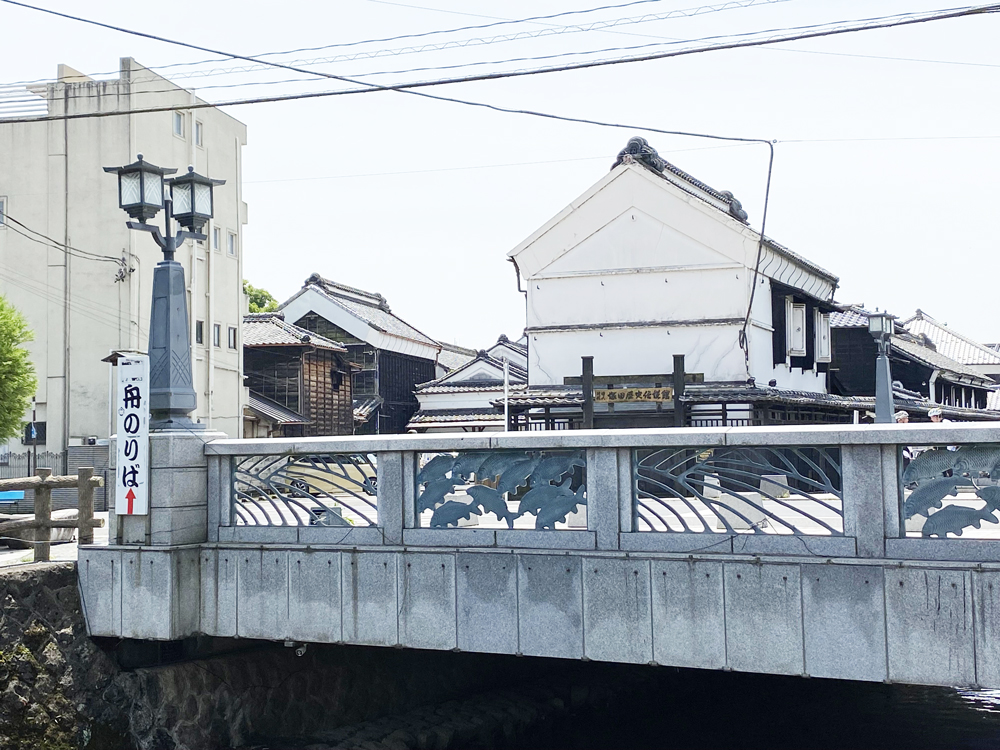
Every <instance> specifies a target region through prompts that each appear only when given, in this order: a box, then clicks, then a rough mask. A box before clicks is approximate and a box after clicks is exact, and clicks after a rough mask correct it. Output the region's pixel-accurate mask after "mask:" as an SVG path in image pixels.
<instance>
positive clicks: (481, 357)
mask: <svg viewBox="0 0 1000 750" xmlns="http://www.w3.org/2000/svg"><path fill="white" fill-rule="evenodd" d="M477 364H482V365H485V368H486V369H487V370H492V371H493V372H495V373H496V376H495V377H490V378H477V379H476V380H468V379H464V378H463V377H462V376H463V375H466V376H467V375H468V371H469V370H471V369H473V368H474V367H475V366H476V365H477ZM508 367H509V370H508V372H509V373H510V382H511V383H524V382H527V380H528V371H527V370H525V369H524V368H523V367H521V366H520V365H518V364H516V363H515V362H508ZM497 383H503V362H502V361H501V360H499V359H496V358H495V357H491V356H490V355H489V354H487V353H486V352H485V351H480V352H479V354H477V355H476V358H475V359H472V360H469V361H468V362H466V363H465V364H464V365H462V366H461V367H459V368H458V369H456V370H452V371H451V372H449V373H448V374H447V375H445V376H443V377H440V378H438V379H437V380H431V381H429V382H427V383H420V384H419V385H417V387H416V391H417V392H418V393H423V392H425V391H426V389H427V388H429V387H431V386H443V385H462V386H467V387H473V388H474V389H476V390H478V388H479V387H481V386H491V385H496V384H497Z"/></svg>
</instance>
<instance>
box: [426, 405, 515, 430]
mask: <svg viewBox="0 0 1000 750" xmlns="http://www.w3.org/2000/svg"><path fill="white" fill-rule="evenodd" d="M454 422H484V423H490V422H501V423H502V422H503V411H498V410H496V409H421V410H420V411H418V412H417V413H416V414H414V415H413V417H412V418H411V419H410V423H409V424H411V425H419V426H422V427H426V426H427V425H428V424H429V423H438V424H446V423H454ZM407 426H409V425H407Z"/></svg>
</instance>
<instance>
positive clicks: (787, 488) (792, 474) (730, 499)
mask: <svg viewBox="0 0 1000 750" xmlns="http://www.w3.org/2000/svg"><path fill="white" fill-rule="evenodd" d="M632 467H633V509H634V512H635V516H634V520H635V524H636V526H635V528H636V529H637V530H638V531H662V532H694V533H719V534H725V533H728V534H736V533H743V534H801V535H828V536H842V535H843V533H844V515H843V492H842V484H841V463H840V449H839V448H837V447H816V448H812V447H810V448H763V447H752V448H750V447H747V448H744V447H725V448H708V449H703V448H663V449H655V448H654V449H636V450H635V451H633V457H632Z"/></svg>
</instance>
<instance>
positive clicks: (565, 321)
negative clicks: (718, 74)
mask: <svg viewBox="0 0 1000 750" xmlns="http://www.w3.org/2000/svg"><path fill="white" fill-rule="evenodd" d="M756 254H757V235H756V233H755V232H753V231H752V230H751V229H750V228H749V227H747V226H745V225H743V224H741V223H740V222H738V221H736V220H735V219H733V218H732V217H730V216H728V215H727V214H725V213H722V212H720V211H719V210H718V209H716V208H714V207H711V206H708V205H706V204H705V203H704V202H703V201H701V200H700V199H698V198H695V197H694V196H691V195H688V194H686V193H685V192H684V191H683V190H681V189H679V188H677V187H675V186H673V185H671V184H669V183H667V182H666V181H665V180H663V179H661V178H659V177H657V176H656V175H653V174H651V173H650V172H649V171H648V170H646V169H644V168H642V167H637V166H627V167H624V168H618V169H616V170H614V171H612V172H611V173H610V174H609V175H608V176H606V177H605V178H604V179H602V180H601V181H600V182H598V183H597V184H596V185H595V186H594V187H593V188H591V190H589V191H588V192H587V193H585V194H584V195H583V196H581V197H580V198H579V199H578V200H577V201H575V202H574V203H573V204H572V205H571V206H569V207H568V208H567V209H566V210H564V211H563V212H561V213H560V214H559V215H558V216H557V217H555V218H554V219H553V220H552V221H550V222H549V223H548V224H546V225H545V226H544V227H542V228H541V229H540V230H539V231H538V232H536V233H535V234H534V235H533V236H532V237H531V238H529V239H528V240H526V241H525V242H524V243H522V244H521V245H520V246H519V247H518V248H516V249H515V250H514V251H512V252H511V253H510V255H511V256H513V257H514V258H515V260H516V261H517V263H518V266H519V268H520V270H521V273H522V274H523V275H524V276H525V280H526V284H527V291H528V300H527V326H528V328H527V331H528V335H529V338H530V348H529V351H530V354H529V357H530V364H529V373H530V374H529V381H530V383H531V384H533V385H536V384H538V385H540V384H561V383H562V382H563V378H565V377H567V376H577V375H579V374H580V366H581V365H580V357H581V356H583V355H593V356H594V371H595V374H598V375H601V374H604V375H616V374H634V375H640V374H665V373H669V372H671V371H672V369H673V355H674V354H684V355H685V358H686V363H685V364H686V369H687V371H688V372H698V373H703V374H704V375H705V378H706V380H715V381H744V380H746V378H747V367H746V364H745V361H744V357H743V352H742V351H741V350H740V348H739V346H738V335H739V330H740V328H741V325H742V320H743V316H744V315H745V313H746V307H747V304H748V299H749V292H750V285H751V277H752V276H753V265H754V263H755V260H756ZM769 257H770V256H769ZM785 265H787V264H785ZM799 275H800V276H801V277H803V278H805V277H807V276H811V275H812V274H811V273H803V272H801V271H800V274H799ZM760 280H762V281H763V282H764V283H762V284H760V286H759V287H758V292H757V295H756V298H755V300H754V311H753V316H752V325H751V326H750V329H749V331H748V336H749V339H750V344H751V362H750V370H751V373H752V374H753V375H754V377H756V378H757V380H758V382H759V383H761V384H762V385H764V384H766V383H767V382H768V380H770V379H772V378H774V379H776V380H777V381H778V384H779V386H781V387H785V388H795V389H801V390H810V391H816V390H825V376H822V375H820V376H817V375H816V374H815V373H813V372H808V373H802V372H801V370H797V371H789V369H788V368H787V367H785V366H784V365H779V366H778V367H777V368H775V367H774V366H773V363H772V356H773V355H772V346H771V328H770V326H771V309H770V304H771V302H770V282H769V280H768V279H767V278H766V277H764V276H761V277H760Z"/></svg>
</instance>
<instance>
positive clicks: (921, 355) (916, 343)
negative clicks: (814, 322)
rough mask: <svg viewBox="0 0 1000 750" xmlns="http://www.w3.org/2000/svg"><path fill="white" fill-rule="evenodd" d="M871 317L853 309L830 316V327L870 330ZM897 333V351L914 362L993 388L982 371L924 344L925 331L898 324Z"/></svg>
mask: <svg viewBox="0 0 1000 750" xmlns="http://www.w3.org/2000/svg"><path fill="white" fill-rule="evenodd" d="M870 313H871V311H870V310H866V309H864V308H863V307H861V306H860V305H852V306H850V307H848V308H846V309H844V310H839V311H836V312H833V313H830V327H831V328H866V329H867V328H868V315H869V314H870ZM904 326H905V327H904ZM895 330H896V335H894V336H893V337H892V347H893V349H896V350H898V351H900V352H903V353H904V354H905V355H907V356H908V357H909V358H910V359H913V360H915V361H917V362H920V363H921V364H923V365H926V366H927V367H930V368H932V369H935V370H941V371H942V373H943V374H944V375H945V376H946V377H949V376H950V377H951V378H952V379H954V378H956V377H964V378H966V379H967V380H969V379H971V380H975V381H977V384H980V385H984V386H989V385H992V384H993V381H992V380H990V378H988V377H986V376H985V375H983V374H982V373H981V372H979V371H978V370H976V369H973V368H972V367H969V366H968V365H967V364H963V363H962V362H959V361H957V360H954V359H952V358H951V357H949V356H947V355H946V354H944V353H943V352H941V351H940V350H936V349H934V348H932V347H930V346H927V345H926V344H925V343H924V342H922V341H921V340H920V338H921V336H922V335H926V334H923V332H922V331H919V332H918V331H914V330H913V328H912V327H911V326H910V325H908V324H907V323H906V322H904V323H902V324H901V323H900V322H899V321H896V325H895Z"/></svg>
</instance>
